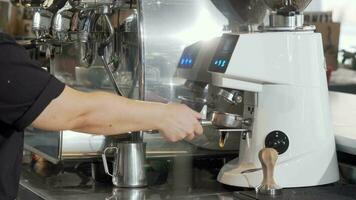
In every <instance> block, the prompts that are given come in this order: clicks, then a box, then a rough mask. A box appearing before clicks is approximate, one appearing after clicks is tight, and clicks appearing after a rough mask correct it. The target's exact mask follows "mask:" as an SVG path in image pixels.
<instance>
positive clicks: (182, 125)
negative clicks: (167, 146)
mask: <svg viewBox="0 0 356 200" xmlns="http://www.w3.org/2000/svg"><path fill="white" fill-rule="evenodd" d="M199 119H201V115H200V113H197V112H195V111H193V110H192V109H190V108H189V107H188V106H186V105H183V104H167V105H165V108H164V110H163V111H162V115H161V116H160V117H159V120H160V122H159V125H158V130H159V131H160V133H161V135H162V136H163V137H164V138H165V139H167V140H168V141H171V142H176V141H179V140H182V139H187V140H192V139H193V138H194V137H195V136H196V135H201V134H203V127H202V126H201V125H200V122H199Z"/></svg>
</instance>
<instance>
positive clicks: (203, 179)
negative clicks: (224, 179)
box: [18, 165, 233, 200]
mask: <svg viewBox="0 0 356 200" xmlns="http://www.w3.org/2000/svg"><path fill="white" fill-rule="evenodd" d="M184 168H185V167H184V166H183V165H180V166H179V167H176V169H175V170H173V172H172V173H170V174H169V175H168V178H166V181H165V182H162V181H161V183H158V184H154V183H151V184H149V185H150V186H148V187H146V188H136V189H128V188H126V189H125V188H116V187H113V186H112V184H111V183H110V182H108V183H98V182H94V181H93V180H92V179H90V178H89V179H86V180H85V179H83V178H81V175H80V174H77V173H73V172H60V173H57V174H56V175H51V176H49V177H43V176H40V175H38V174H37V173H35V172H34V170H33V169H32V168H30V167H28V166H24V167H23V169H22V175H21V180H20V189H19V197H18V200H27V199H31V200H37V199H39V200H40V199H48V200H52V199H56V200H57V199H59V200H62V199H63V200H72V199H75V200H82V199H85V200H94V199H95V200H98V199H108V200H117V199H120V200H121V199H125V200H126V199H127V200H164V199H187V200H193V199H194V200H200V199H208V200H215V199H216V200H230V199H231V200H232V199H233V192H232V191H229V190H227V189H225V188H224V187H223V186H222V185H221V184H220V183H218V182H217V181H216V179H215V177H214V176H213V175H212V174H211V173H210V172H208V171H206V170H201V169H194V170H191V171H187V170H185V169H184ZM151 176H160V175H157V174H151ZM149 182H150V181H149ZM151 182H152V181H151ZM158 182H160V181H158Z"/></svg>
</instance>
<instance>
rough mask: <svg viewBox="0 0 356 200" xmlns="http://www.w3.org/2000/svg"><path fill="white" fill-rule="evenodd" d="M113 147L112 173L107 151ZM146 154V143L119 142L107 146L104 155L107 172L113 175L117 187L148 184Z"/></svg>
mask: <svg viewBox="0 0 356 200" xmlns="http://www.w3.org/2000/svg"><path fill="white" fill-rule="evenodd" d="M111 149H114V150H115V151H114V160H113V169H112V173H110V170H109V168H108V164H107V160H106V152H107V151H108V150H111ZM145 155H146V144H145V143H136V142H135V143H134V142H119V143H118V144H117V145H116V146H114V147H107V148H106V149H105V150H104V153H103V155H102V158H103V163H104V168H105V172H106V174H108V175H110V176H111V177H112V182H113V184H114V185H115V186H117V187H126V188H130V187H144V186H147V178H146V172H145V169H144V164H145V161H146V156H145Z"/></svg>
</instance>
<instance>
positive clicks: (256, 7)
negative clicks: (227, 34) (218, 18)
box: [212, 0, 267, 31]
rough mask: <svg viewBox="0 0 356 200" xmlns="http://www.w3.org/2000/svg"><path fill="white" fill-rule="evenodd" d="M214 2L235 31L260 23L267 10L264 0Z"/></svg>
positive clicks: (223, 0)
mask: <svg viewBox="0 0 356 200" xmlns="http://www.w3.org/2000/svg"><path fill="white" fill-rule="evenodd" d="M212 2H213V3H214V5H215V6H216V7H217V8H218V9H219V10H220V11H221V12H222V13H223V14H224V15H225V17H226V18H227V19H228V20H229V22H230V26H229V27H230V29H231V30H235V31H236V30H239V29H242V30H244V27H245V28H246V27H249V26H254V25H255V26H256V25H260V24H261V23H262V22H263V19H264V17H265V15H266V11H267V7H266V5H265V4H264V2H263V0H241V1H236V0H212Z"/></svg>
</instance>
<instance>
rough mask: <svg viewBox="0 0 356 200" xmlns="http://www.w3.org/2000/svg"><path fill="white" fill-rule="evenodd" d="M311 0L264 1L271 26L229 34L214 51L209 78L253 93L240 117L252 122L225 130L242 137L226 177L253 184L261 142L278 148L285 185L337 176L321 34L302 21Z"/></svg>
mask: <svg viewBox="0 0 356 200" xmlns="http://www.w3.org/2000/svg"><path fill="white" fill-rule="evenodd" d="M309 2H310V0H307V1H275V0H271V1H270V0H265V3H266V5H267V6H268V7H269V8H270V9H271V13H270V17H269V25H266V26H264V27H263V28H261V29H260V31H258V32H253V33H247V34H243V33H241V34H236V33H225V34H224V35H223V36H222V37H221V38H220V41H219V44H218V45H217V49H216V50H214V49H213V50H212V51H214V52H215V53H214V55H213V56H212V59H211V62H210V64H209V69H208V70H209V72H210V73H211V76H212V78H211V84H212V85H214V86H217V87H220V88H224V89H227V90H231V89H235V90H242V91H247V92H253V93H254V97H253V98H251V99H250V101H251V102H250V104H247V106H244V110H243V116H242V119H246V118H252V119H251V121H252V125H251V126H249V127H243V128H244V129H243V130H226V131H230V132H241V133H242V135H243V137H241V139H240V147H239V157H238V158H236V159H234V160H232V161H230V162H228V163H227V164H226V165H225V166H224V167H223V168H222V169H221V171H220V173H219V176H218V181H219V182H221V183H224V184H227V185H232V186H238V187H252V188H256V187H257V186H258V185H259V184H260V183H261V181H262V168H261V164H260V161H259V160H258V153H259V151H260V150H262V149H263V148H273V149H275V150H277V151H278V154H279V155H278V161H277V163H276V166H275V175H274V176H275V177H274V178H275V180H276V182H277V184H279V186H281V187H283V188H291V187H307V186H316V185H324V184H329V183H333V182H336V181H337V180H338V179H339V172H338V165H337V159H336V152H335V140H334V135H333V131H332V124H331V121H330V111H329V109H330V108H329V100H328V89H327V82H326V76H325V71H326V69H325V61H324V55H323V48H322V40H321V35H320V34H318V33H315V32H314V29H315V27H313V26H304V25H303V14H302V11H303V10H304V9H305V7H306V6H307V5H308V4H309ZM249 105H250V106H249ZM235 134H236V133H235Z"/></svg>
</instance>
